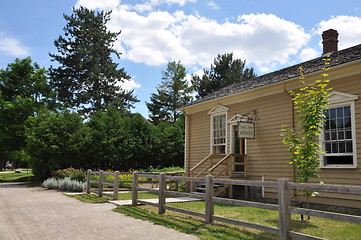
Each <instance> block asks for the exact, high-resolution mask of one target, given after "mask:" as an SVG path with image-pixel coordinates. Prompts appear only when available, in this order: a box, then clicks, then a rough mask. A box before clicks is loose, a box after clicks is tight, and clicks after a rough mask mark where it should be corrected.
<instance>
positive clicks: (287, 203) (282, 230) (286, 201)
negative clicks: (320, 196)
mask: <svg viewBox="0 0 361 240" xmlns="http://www.w3.org/2000/svg"><path fill="white" fill-rule="evenodd" d="M115 173H116V172H115ZM115 173H114V174H115ZM98 174H99V181H100V178H101V176H102V171H99V173H98ZM127 174H129V173H127ZM132 174H133V176H132V205H133V206H137V205H138V204H146V205H151V206H154V207H157V208H158V213H159V214H163V213H165V211H166V210H169V211H175V212H179V213H183V214H187V215H192V216H197V217H200V218H204V219H205V223H212V222H213V221H218V222H223V223H230V224H234V225H238V226H242V227H247V228H253V229H257V230H260V231H264V232H269V233H272V234H277V235H279V239H281V240H288V239H291V238H292V239H317V240H320V239H322V238H318V237H314V236H309V235H306V234H303V233H298V232H294V231H292V226H291V213H295V214H301V215H308V216H314V217H320V218H326V219H332V220H338V221H343V222H350V223H357V224H361V217H360V216H354V215H348V214H340V213H333V212H326V211H318V210H313V209H307V208H297V207H292V206H291V192H292V190H311V191H325V192H336V193H352V194H361V187H359V186H343V185H328V184H322V185H320V184H305V183H294V182H289V181H288V179H286V178H280V179H279V180H278V181H263V182H262V181H250V180H229V179H217V178H213V177H212V176H210V175H208V176H207V177H206V178H194V177H183V176H168V175H165V174H164V173H160V174H148V173H146V174H143V173H141V174H140V173H138V172H134V173H132ZM89 175H90V174H89ZM89 175H88V176H89ZM141 177H147V178H152V179H158V180H159V188H158V189H154V188H145V187H139V186H138V185H139V183H140V182H141V181H139V178H141ZM118 180H119V178H118ZM167 180H169V182H178V181H185V182H188V183H189V184H192V183H194V182H198V183H205V194H203V195H201V194H196V193H187V192H179V191H178V190H177V189H176V191H170V190H167V188H166V183H167ZM99 181H96V182H97V183H99ZM91 182H92V181H90V180H89V181H88V185H90V183H91ZM215 183H217V184H219V183H221V184H231V185H241V186H261V187H268V188H275V189H277V192H278V204H269V203H259V202H252V201H245V200H238V199H227V198H220V197H215V196H213V194H214V184H215ZM99 184H100V185H99V189H100V187H101V186H102V184H104V183H99ZM118 185H119V183H118ZM114 187H115V183H114ZM89 189H90V188H89ZM87 191H88V187H87ZM139 191H148V192H152V193H157V194H158V198H159V199H158V200H159V201H158V203H150V202H147V201H144V200H139V199H138V192H139ZM166 195H173V196H178V197H192V198H196V199H200V200H203V201H205V210H204V213H199V212H194V211H189V210H184V209H180V208H175V207H170V206H166V204H165V196H166ZM114 197H115V195H114ZM215 203H223V204H229V205H234V206H244V207H253V208H260V209H267V210H272V211H278V212H279V227H278V228H275V227H270V226H265V225H261V224H256V223H250V222H244V221H240V220H235V219H229V218H224V217H221V216H215V215H214V204H215Z"/></svg>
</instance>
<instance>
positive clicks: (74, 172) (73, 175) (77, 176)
mask: <svg viewBox="0 0 361 240" xmlns="http://www.w3.org/2000/svg"><path fill="white" fill-rule="evenodd" d="M52 175H53V177H54V178H56V179H64V178H66V177H69V178H70V179H71V180H76V181H78V182H85V173H84V172H83V171H81V170H79V169H74V168H66V169H59V170H56V171H55V172H53V173H52Z"/></svg>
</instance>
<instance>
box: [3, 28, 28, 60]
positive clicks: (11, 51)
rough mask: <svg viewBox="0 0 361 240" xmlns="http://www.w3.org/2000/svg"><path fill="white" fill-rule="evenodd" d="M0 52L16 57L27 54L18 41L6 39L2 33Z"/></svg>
mask: <svg viewBox="0 0 361 240" xmlns="http://www.w3.org/2000/svg"><path fill="white" fill-rule="evenodd" d="M0 52H3V53H5V54H7V55H11V56H16V57H21V56H26V55H28V54H29V53H28V50H27V48H26V47H25V46H24V45H23V44H22V43H21V42H20V41H19V40H17V39H15V38H12V37H7V36H6V35H5V34H3V33H0Z"/></svg>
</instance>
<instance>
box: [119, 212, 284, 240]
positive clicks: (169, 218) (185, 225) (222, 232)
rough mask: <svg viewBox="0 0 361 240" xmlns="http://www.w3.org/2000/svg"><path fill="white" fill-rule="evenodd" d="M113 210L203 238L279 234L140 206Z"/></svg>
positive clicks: (261, 238) (258, 239)
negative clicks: (156, 211)
mask: <svg viewBox="0 0 361 240" xmlns="http://www.w3.org/2000/svg"><path fill="white" fill-rule="evenodd" d="M113 211H115V212H120V213H123V214H125V215H128V216H131V217H133V218H137V219H142V220H147V221H150V222H153V223H155V224H158V225H162V226H166V227H168V228H173V229H175V230H178V231H180V232H183V233H187V234H191V235H194V236H197V237H199V238H201V239H210V240H212V239H214V240H216V239H229V240H233V239H248V240H265V239H277V236H274V235H271V234H268V233H263V232H259V231H255V230H254V231H252V230H248V229H245V228H241V227H235V226H232V225H228V224H227V225H226V224H219V223H216V224H205V223H204V222H203V221H202V220H198V219H196V218H193V217H190V216H184V215H180V214H177V215H176V216H175V215H173V214H171V213H170V214H168V213H166V214H163V215H159V214H157V213H155V212H152V211H148V210H145V209H142V208H140V207H132V206H120V207H117V208H115V209H114V210H113Z"/></svg>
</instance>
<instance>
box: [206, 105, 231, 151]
mask: <svg viewBox="0 0 361 240" xmlns="http://www.w3.org/2000/svg"><path fill="white" fill-rule="evenodd" d="M228 110H229V108H228V107H226V106H223V105H221V104H218V105H217V106H215V107H214V108H212V109H211V110H210V111H209V112H208V114H209V115H210V117H211V121H210V124H211V128H210V131H211V134H210V153H211V154H213V153H214V152H213V147H214V146H220V145H214V144H213V137H214V129H213V127H214V117H217V116H222V115H225V118H226V119H225V130H226V131H225V133H226V136H225V144H224V146H225V150H224V151H225V154H227V152H228V151H227V150H228V149H227V146H228V134H227V132H228V131H227V119H228ZM222 146H223V144H222Z"/></svg>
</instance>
